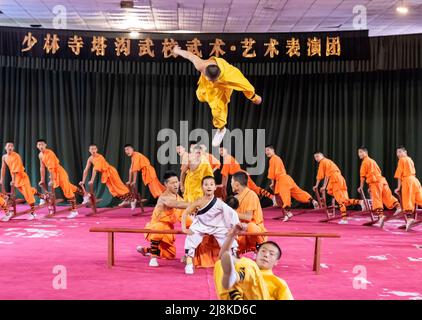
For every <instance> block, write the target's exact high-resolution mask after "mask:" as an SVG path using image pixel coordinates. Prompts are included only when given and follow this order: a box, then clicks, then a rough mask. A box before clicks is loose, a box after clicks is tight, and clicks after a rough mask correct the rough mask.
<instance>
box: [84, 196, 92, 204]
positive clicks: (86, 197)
mask: <svg viewBox="0 0 422 320" xmlns="http://www.w3.org/2000/svg"><path fill="white" fill-rule="evenodd" d="M90 198H91V195H90V194H89V193H87V194H85V195H84V199H83V201H82V204H87V203H88V202H89V199H90Z"/></svg>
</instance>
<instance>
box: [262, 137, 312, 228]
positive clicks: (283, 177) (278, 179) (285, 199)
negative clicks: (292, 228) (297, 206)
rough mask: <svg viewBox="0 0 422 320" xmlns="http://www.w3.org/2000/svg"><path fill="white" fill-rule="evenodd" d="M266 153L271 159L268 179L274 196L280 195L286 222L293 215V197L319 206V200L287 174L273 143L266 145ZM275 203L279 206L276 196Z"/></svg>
mask: <svg viewBox="0 0 422 320" xmlns="http://www.w3.org/2000/svg"><path fill="white" fill-rule="evenodd" d="M265 155H266V156H267V157H268V158H269V159H270V160H269V168H268V179H270V180H271V185H270V187H271V189H273V190H274V196H279V197H280V199H281V201H282V208H283V209H284V212H285V216H284V219H283V221H284V222H286V221H288V220H290V219H291V218H292V217H293V214H292V213H291V212H290V208H291V206H292V197H293V198H294V199H296V200H297V201H299V202H301V203H309V204H311V205H313V207H314V208H318V202H317V201H316V200H314V199H313V198H312V196H311V195H310V194H309V193H308V192H306V191H304V190H302V189H301V188H299V187H298V185H297V184H296V182H295V181H294V180H293V178H292V177H291V176H289V175H288V174H287V172H286V168H285V167H284V163H283V160H281V158H280V157H279V156H278V155H276V154H275V151H274V147H273V146H272V145H268V146H266V147H265ZM274 204H275V206H277V202H276V200H275V197H274Z"/></svg>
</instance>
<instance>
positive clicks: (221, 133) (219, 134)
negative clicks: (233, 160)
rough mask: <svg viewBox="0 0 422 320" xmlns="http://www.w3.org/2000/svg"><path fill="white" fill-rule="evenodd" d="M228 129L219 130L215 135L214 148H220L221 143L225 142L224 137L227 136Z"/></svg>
mask: <svg viewBox="0 0 422 320" xmlns="http://www.w3.org/2000/svg"><path fill="white" fill-rule="evenodd" d="M226 131H227V129H226V128H225V127H224V128H223V129H218V130H217V133H216V134H215V136H214V138H213V139H212V146H213V147H218V146H220V144H221V142H222V141H223V138H224V135H225V134H226Z"/></svg>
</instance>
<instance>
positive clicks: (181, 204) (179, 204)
mask: <svg viewBox="0 0 422 320" xmlns="http://www.w3.org/2000/svg"><path fill="white" fill-rule="evenodd" d="M161 201H162V203H163V204H164V205H165V206H166V207H169V208H176V209H186V208H187V207H189V206H190V203H189V202H186V201H180V200H174V199H171V198H170V197H162V198H161Z"/></svg>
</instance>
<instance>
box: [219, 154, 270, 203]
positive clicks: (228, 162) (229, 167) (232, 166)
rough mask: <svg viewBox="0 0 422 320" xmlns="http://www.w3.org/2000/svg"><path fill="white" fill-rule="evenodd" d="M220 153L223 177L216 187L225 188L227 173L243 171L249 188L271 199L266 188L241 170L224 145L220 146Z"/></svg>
mask: <svg viewBox="0 0 422 320" xmlns="http://www.w3.org/2000/svg"><path fill="white" fill-rule="evenodd" d="M220 155H221V156H222V157H223V166H222V167H221V176H222V177H223V178H222V182H221V185H219V186H218V187H222V188H227V182H228V180H229V175H231V176H233V175H234V174H235V173H237V172H245V173H246V174H247V176H248V188H249V189H251V190H252V191H253V192H255V193H256V194H257V195H258V196H259V197H266V198H269V199H270V200H272V199H273V195H272V194H271V193H269V192H268V191H267V190H265V189H263V188H261V187H258V186H257V185H256V184H255V182H254V181H253V180H252V178H251V177H250V175H249V174H248V173H247V172H246V171H245V170H242V168H241V167H240V164H239V162H237V161H236V159H235V158H234V157H233V156H231V155H230V154H229V153H228V151H227V149H226V148H224V147H221V148H220Z"/></svg>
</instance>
